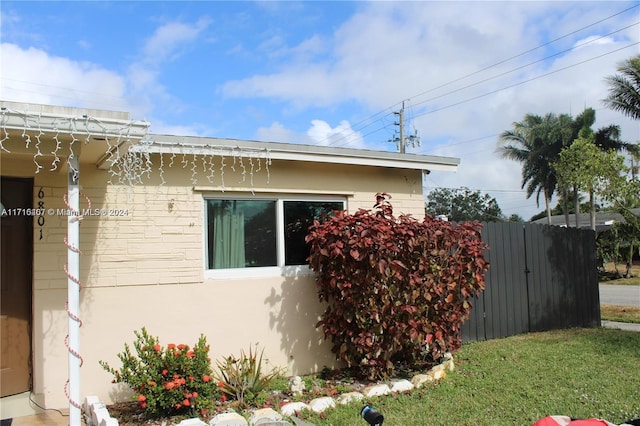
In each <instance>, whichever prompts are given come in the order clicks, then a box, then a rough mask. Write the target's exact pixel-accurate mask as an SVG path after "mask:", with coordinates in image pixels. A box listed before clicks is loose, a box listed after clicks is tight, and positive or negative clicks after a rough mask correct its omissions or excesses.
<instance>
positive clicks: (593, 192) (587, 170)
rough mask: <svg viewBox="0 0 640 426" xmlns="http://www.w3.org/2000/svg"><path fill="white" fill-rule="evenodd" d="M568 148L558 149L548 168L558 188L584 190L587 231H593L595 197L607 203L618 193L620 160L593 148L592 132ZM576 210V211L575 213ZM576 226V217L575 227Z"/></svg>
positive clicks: (622, 161)
mask: <svg viewBox="0 0 640 426" xmlns="http://www.w3.org/2000/svg"><path fill="white" fill-rule="evenodd" d="M581 134H582V135H583V136H581V137H578V138H577V139H576V140H575V141H574V142H573V143H572V144H571V146H569V147H567V148H565V149H563V150H562V152H561V153H560V155H559V158H558V160H556V161H554V162H553V163H552V168H553V170H554V172H555V174H556V177H557V179H558V187H559V188H569V187H571V188H573V190H574V191H575V192H576V194H577V193H578V192H579V191H584V192H586V193H588V194H589V207H590V213H591V214H590V216H591V229H593V230H594V231H595V229H596V219H595V198H596V196H600V197H602V198H604V199H606V200H607V201H608V200H609V199H610V198H611V197H610V196H609V195H610V194H614V193H615V192H617V191H619V188H621V187H622V186H623V185H624V183H625V182H626V179H625V178H624V176H623V173H624V172H626V167H625V165H624V157H622V156H621V155H618V154H617V153H616V152H615V151H614V150H607V151H601V150H600V149H598V147H597V146H596V145H595V143H594V140H595V136H594V135H593V133H591V134H589V133H588V132H583V133H581ZM576 211H577V210H576ZM578 226H579V222H578V215H577V214H576V227H578Z"/></svg>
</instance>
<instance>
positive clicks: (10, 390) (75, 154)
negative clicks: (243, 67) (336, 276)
mask: <svg viewBox="0 0 640 426" xmlns="http://www.w3.org/2000/svg"><path fill="white" fill-rule="evenodd" d="M0 107H1V111H0V174H1V178H2V190H1V193H0V196H1V202H2V207H1V208H2V212H3V215H2V218H1V224H2V234H1V237H2V253H1V254H2V265H1V268H2V269H1V270H2V377H1V378H0V380H1V385H2V395H1V396H2V399H1V403H2V406H1V408H2V416H3V418H4V417H13V416H17V415H21V414H28V412H29V411H32V410H35V411H37V409H36V408H35V406H34V405H33V404H30V403H29V398H31V399H32V400H33V401H35V402H37V403H38V404H39V405H41V406H42V407H46V408H64V407H67V406H70V404H72V405H73V404H74V402H76V401H75V399H77V398H78V396H79V397H80V398H84V396H86V395H97V396H98V397H99V398H100V399H101V400H103V401H114V400H117V399H120V398H122V397H123V395H124V394H123V392H124V390H123V389H122V388H121V387H118V386H116V385H112V384H111V377H110V376H109V374H108V373H107V372H105V371H104V370H103V369H102V368H101V367H100V365H99V364H98V361H99V360H104V361H107V362H109V363H110V364H112V365H116V366H118V365H119V361H118V359H117V353H119V352H121V351H122V349H123V345H124V343H125V342H127V343H131V342H132V341H133V339H134V334H133V331H134V330H140V329H141V327H143V326H144V327H146V328H147V330H148V331H149V333H150V334H152V335H154V336H158V337H159V338H160V340H161V342H163V343H168V342H176V343H180V342H182V343H186V344H194V343H195V342H196V341H197V339H198V337H199V336H200V335H201V334H204V335H205V336H206V337H207V341H208V342H209V343H210V345H211V352H210V356H211V358H212V359H214V360H215V359H220V358H221V357H223V356H227V355H231V354H238V353H239V350H241V349H247V348H248V347H249V346H250V345H251V344H256V343H257V344H259V346H260V347H261V348H264V354H265V357H267V358H268V359H269V362H270V363H271V364H273V365H275V366H279V367H284V368H286V369H287V371H288V372H289V373H290V374H305V373H309V372H312V371H314V370H318V369H321V368H322V367H323V366H331V365H334V364H335V361H334V358H333V356H332V354H331V352H330V344H329V343H328V342H325V341H324V338H323V336H322V333H321V332H320V331H319V330H316V329H315V323H316V321H317V320H318V318H319V315H320V314H321V312H322V311H323V309H324V307H323V306H322V305H321V304H320V302H319V301H318V298H317V296H316V294H315V286H314V277H313V274H312V272H311V271H310V270H309V268H308V267H307V266H306V265H305V257H306V255H307V252H306V250H307V248H306V246H305V244H304V241H303V238H304V229H305V228H304V226H301V225H305V224H306V223H308V220H309V219H310V217H311V216H313V215H316V214H319V213H320V212H322V211H327V210H333V209H346V210H348V211H350V212H355V211H356V210H357V209H359V208H371V207H372V205H373V203H374V201H375V197H374V194H376V193H377V192H387V193H390V194H392V196H393V199H392V202H393V206H394V213H395V214H402V213H404V214H412V215H413V216H414V217H416V218H422V217H423V216H424V199H423V193H422V177H423V173H429V172H430V171H432V170H442V171H455V170H456V169H457V166H458V163H459V160H458V159H456V158H449V157H436V156H427V155H416V154H399V153H391V152H377V151H367V150H354V149H346V148H335V147H322V146H305V145H296V144H280V143H266V142H255V141H242V140H229V139H217V138H202V137H189V136H173V135H157V134H151V133H149V123H148V122H145V121H135V120H131V119H130V118H129V114H128V113H123V112H116V111H103V110H89V109H77V108H66V107H56V106H46V105H36V104H22V103H14V102H6V101H0ZM75 369H78V371H79V374H75V373H73V371H74V370H75ZM76 382H77V383H76ZM74 392H76V393H75V394H74ZM68 394H69V395H68Z"/></svg>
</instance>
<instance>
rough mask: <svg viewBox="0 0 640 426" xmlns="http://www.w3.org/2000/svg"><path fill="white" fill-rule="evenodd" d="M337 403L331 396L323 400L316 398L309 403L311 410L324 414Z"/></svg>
mask: <svg viewBox="0 0 640 426" xmlns="http://www.w3.org/2000/svg"><path fill="white" fill-rule="evenodd" d="M335 406H336V402H335V401H334V400H333V398H331V397H330V396H324V397H322V398H315V399H312V400H311V401H310V402H309V408H311V409H312V410H313V411H315V412H316V413H322V412H323V411H324V410H326V409H327V408H334V407H335Z"/></svg>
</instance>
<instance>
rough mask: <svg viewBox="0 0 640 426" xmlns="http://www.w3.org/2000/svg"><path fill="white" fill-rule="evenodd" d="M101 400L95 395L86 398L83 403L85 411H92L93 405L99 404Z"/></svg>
mask: <svg viewBox="0 0 640 426" xmlns="http://www.w3.org/2000/svg"><path fill="white" fill-rule="evenodd" d="M99 402H100V398H98V397H97V396H94V395H90V396H88V397H86V398H85V399H84V404H82V411H84V412H85V413H89V412H91V407H92V406H93V405H94V404H98V403H99Z"/></svg>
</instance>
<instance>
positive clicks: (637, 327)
mask: <svg viewBox="0 0 640 426" xmlns="http://www.w3.org/2000/svg"><path fill="white" fill-rule="evenodd" d="M602 326H603V327H605V328H617V329H619V330H627V331H637V332H639V333H640V324H635V323H629V322H616V321H602Z"/></svg>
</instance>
